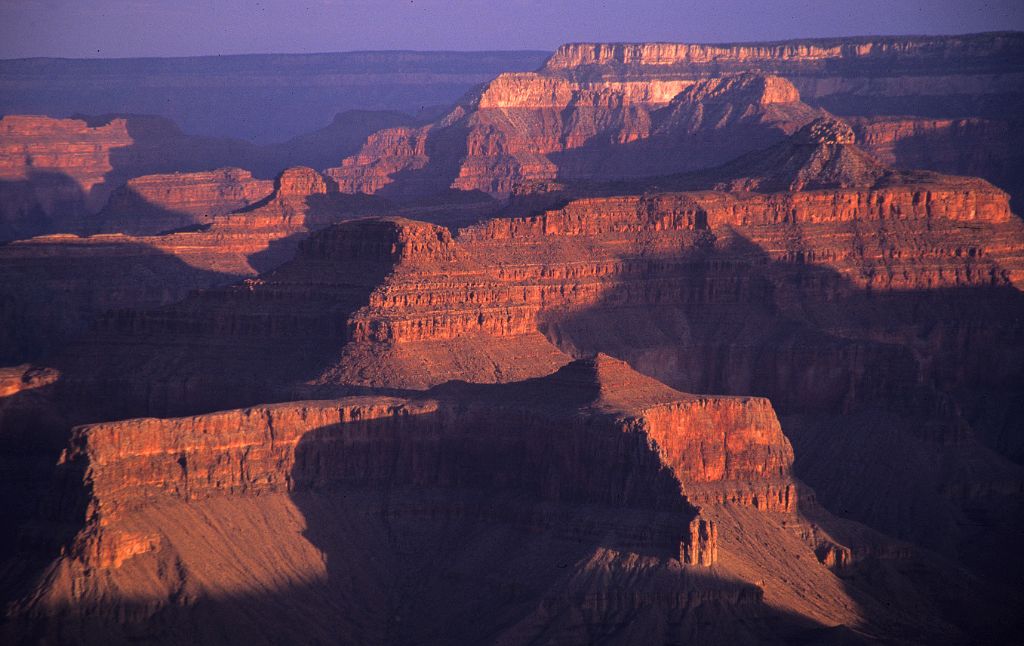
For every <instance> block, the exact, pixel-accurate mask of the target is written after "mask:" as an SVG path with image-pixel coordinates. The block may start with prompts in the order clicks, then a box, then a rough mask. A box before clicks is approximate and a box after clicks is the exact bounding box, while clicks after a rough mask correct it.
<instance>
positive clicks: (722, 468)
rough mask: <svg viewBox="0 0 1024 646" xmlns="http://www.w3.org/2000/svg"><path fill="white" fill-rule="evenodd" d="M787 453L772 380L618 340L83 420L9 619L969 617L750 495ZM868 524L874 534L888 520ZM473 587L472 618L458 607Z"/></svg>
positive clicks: (364, 627)
mask: <svg viewBox="0 0 1024 646" xmlns="http://www.w3.org/2000/svg"><path fill="white" fill-rule="evenodd" d="M791 460H792V452H791V450H790V448H789V444H788V441H787V440H786V438H785V437H784V436H783V435H782V433H781V429H780V428H779V424H778V420H777V419H776V418H775V416H774V413H773V412H772V410H771V406H770V405H769V404H768V402H767V401H765V400H759V399H751V398H718V397H696V396H691V395H685V394H683V393H679V392H677V391H674V390H672V389H670V388H668V387H666V386H664V385H662V384H660V383H658V382H656V381H654V380H652V379H650V378H647V377H643V376H641V375H638V374H637V373H635V372H633V371H632V370H631V369H629V368H628V367H627V366H626V364H624V363H622V362H619V361H616V360H614V359H611V358H609V357H606V356H600V355H599V356H597V357H595V358H594V359H591V360H584V361H576V362H573V363H572V364H570V365H568V366H566V367H564V368H563V369H561V370H559V371H557V372H556V373H554V374H552V375H550V376H547V377H543V378H539V379H535V380H528V381H524V382H519V383H512V384H504V385H494V386H487V385H472V384H466V383H449V384H446V385H444V386H442V387H439V388H437V389H435V390H434V391H432V392H430V393H427V394H426V395H420V396H416V397H413V398H408V397H406V398H395V397H382V396H374V397H365V396H364V397H350V398H346V399H342V400H332V401H307V402H292V403H288V404H278V405H270V406H259V407H254V408H248V409H242V410H232V411H224V412H218V413H212V414H208V415H203V416H198V417H192V418H180V419H166V420H158V419H139V420H127V421H123V422H113V423H106V424H97V425H92V426H87V427H81V428H79V429H77V430H76V431H75V434H74V436H73V438H72V440H71V444H70V446H69V448H68V450H67V451H66V452H65V454H64V456H63V458H62V460H61V466H60V471H59V475H58V479H57V480H56V482H55V484H56V489H55V494H56V496H55V503H56V504H54V505H53V506H52V507H50V509H51V513H53V514H54V519H63V521H64V522H69V521H75V520H78V522H80V523H84V524H82V525H81V529H80V530H79V531H78V533H77V535H76V536H75V537H74V538H73V540H71V541H70V543H69V544H68V546H67V548H66V549H65V550H64V551H63V552H62V554H61V556H60V557H59V558H58V559H57V560H56V561H55V562H54V563H53V564H52V565H51V566H50V567H49V568H48V570H47V571H46V572H45V573H44V575H43V576H42V577H41V579H40V582H39V584H38V585H37V587H36V588H35V589H34V590H32V591H31V592H30V593H29V594H28V595H26V596H25V597H24V598H23V599H22V600H21V601H19V602H18V603H17V604H16V605H15V610H14V613H13V615H12V617H11V622H10V623H9V630H10V629H15V630H16V629H17V627H18V626H19V625H21V623H22V622H26V621H31V622H33V624H34V625H35V626H36V627H37V632H38V634H46V635H48V636H50V637H51V638H55V639H78V640H82V639H85V640H99V639H118V640H119V639H124V638H127V637H128V636H130V635H133V634H140V633H138V631H140V630H141V631H143V632H144V633H145V635H146V637H147V639H150V640H153V641H158V642H165V641H175V640H176V639H178V638H180V636H181V635H182V634H183V631H184V632H187V633H189V634H191V635H192V639H193V640H194V641H199V642H207V641H217V640H218V639H219V637H218V635H219V632H218V629H217V626H218V625H220V624H221V623H222V622H224V621H229V622H234V621H236V618H238V619H240V618H243V617H244V618H245V619H244V621H242V623H243V624H244V625H247V626H249V627H248V628H244V629H242V631H243V633H245V634H246V635H250V634H251V637H250V638H251V639H253V640H255V641H256V642H257V643H262V642H263V641H268V640H269V641H275V640H276V639H281V638H288V639H301V638H306V639H309V638H319V636H320V635H322V634H325V633H324V632H323V631H324V630H328V629H330V630H331V631H333V632H332V634H333V635H334V637H335V638H337V637H338V636H339V635H341V636H342V637H344V638H345V639H353V640H356V641H361V640H364V639H371V640H375V639H385V640H389V641H396V642H402V643H404V642H407V641H412V640H414V639H415V640H416V641H420V642H422V641H423V640H424V639H427V641H433V640H434V637H433V636H434V635H437V636H440V635H444V636H445V637H444V638H450V637H451V635H452V634H458V635H459V636H460V638H465V639H469V640H478V639H484V638H487V639H507V640H510V641H513V642H519V641H522V640H524V639H531V638H538V637H541V636H542V637H543V638H550V639H556V640H557V641H560V642H572V643H577V642H585V641H591V640H593V639H602V640H605V641H611V642H613V643H618V642H619V641H626V642H628V641H630V640H631V639H632V638H633V637H631V635H633V636H635V635H636V634H653V635H658V636H659V639H662V640H664V639H675V638H678V637H679V636H681V635H683V634H695V635H698V636H701V638H702V639H707V640H710V641H711V642H715V643H717V642H718V641H722V642H723V643H726V642H732V641H733V640H735V639H738V638H740V639H742V638H744V637H743V636H744V635H747V634H748V631H752V632H749V634H756V635H760V636H761V638H762V639H763V638H765V637H767V638H770V639H775V640H779V641H781V642H785V641H787V640H791V639H795V638H800V637H801V636H806V635H808V634H810V633H808V632H807V631H808V630H810V631H814V630H820V628H815V627H820V626H837V625H846V626H853V625H857V626H858V630H861V631H865V632H867V633H869V634H870V633H872V632H873V631H877V630H884V631H887V634H890V635H892V634H899V633H900V632H901V631H905V632H906V633H907V634H912V633H913V632H916V631H922V630H923V631H924V634H927V635H931V636H935V637H938V636H940V635H945V636H947V637H953V636H955V635H957V634H958V632H957V630H958V629H957V628H955V627H954V626H952V625H950V624H947V623H945V622H943V621H942V620H940V619H938V618H937V617H935V616H931V615H930V616H927V617H920V616H916V617H915V616H914V615H913V614H912V613H909V612H908V610H909V608H910V607H911V606H912V603H916V601H914V602H911V604H907V603H906V600H899V599H897V598H896V597H892V596H890V595H889V593H888V592H887V591H885V590H884V589H882V588H875V589H874V590H873V591H872V593H874V594H878V595H880V596H877V597H876V596H872V593H868V594H865V593H864V592H863V591H853V590H848V589H846V586H845V585H844V583H843V580H842V579H840V578H839V577H838V576H836V574H834V572H833V571H832V569H830V568H835V564H834V560H835V559H834V558H832V555H833V554H835V553H840V554H846V555H847V556H848V555H849V554H850V551H849V548H848V547H845V546H841V545H838V544H836V543H834V542H831V541H832V539H831V538H829V536H828V534H827V533H826V532H825V530H824V529H823V528H822V527H820V526H819V525H817V524H816V523H811V522H809V521H807V520H805V519H803V518H802V517H801V516H800V515H799V514H798V513H797V512H796V505H795V499H793V500H789V501H787V502H788V503H789V504H779V503H782V502H783V501H782V500H781V499H774V498H772V499H770V500H766V499H764V498H758V497H756V496H755V497H754V498H748V497H744V496H745V494H746V493H748V492H750V491H759V490H761V488H763V487H765V486H774V484H775V483H786V484H787V485H788V486H789V487H791V488H794V487H795V483H794V481H793V480H792V479H791V476H790V475H789V471H790V464H791ZM83 485H86V487H85V489H84V491H83V489H82V487H83ZM722 494H724V496H723V495H722ZM695 497H700V498H701V499H702V502H701V509H699V510H698V509H697V508H696V507H694V506H693V505H692V504H691V503H690V502H689V501H690V500H693V499H694V498H695ZM771 500H774V503H773V502H771ZM752 506H753V507H757V508H758V509H761V511H756V510H755V509H752V508H751V507H752ZM836 527H837V528H841V527H842V526H841V525H836ZM843 531H844V533H846V534H847V535H848V537H853V536H855V535H857V534H856V532H854V533H851V532H850V528H846V529H844V530H843ZM869 534H870V532H865V531H864V530H860V534H859V538H858V539H857V540H859V541H863V540H865V539H867V540H868V541H869V542H871V541H874V542H878V541H879V540H881V542H882V543H884V542H885V539H880V538H879V537H872V538H869ZM751 541H753V542H756V543H757V545H758V546H759V547H760V548H761V549H765V550H767V554H770V556H767V554H766V555H765V556H763V557H760V558H758V557H757V556H756V552H755V551H752V545H751ZM864 545H866V543H865V544H864ZM346 546H347V547H346ZM897 553H898V551H894V552H892V554H893V555H896V554H897ZM880 554H881V552H880ZM817 555H821V557H820V558H819V556H817ZM885 558H886V559H887V560H889V561H890V562H892V563H899V562H900V561H901V560H908V559H911V560H912V557H910V556H908V555H905V554H904V555H903V556H887V557H885ZM777 559H785V560H786V563H787V567H786V568H784V569H782V568H777V567H775V566H776V560H777ZM232 563H233V565H232ZM360 564H362V565H360ZM851 564H852V562H851ZM864 567H869V566H864ZM915 567H918V568H920V567H925V568H926V569H927V568H931V567H933V566H932V565H925V564H924V563H923V562H919V563H918V564H917V565H916V566H915ZM437 568H441V569H445V570H446V571H448V572H449V574H448V575H447V576H434V572H435V569H437ZM782 572H785V575H783V574H782ZM453 576H454V580H453V578H452V577H453ZM896 576H897V577H903V576H905V575H903V574H898V575H896ZM595 577H596V578H598V579H599V581H592V579H593V578H595ZM417 581H418V583H417ZM619 586H628V588H629V591H625V590H624V591H623V592H622V593H618V592H614V590H617V589H619ZM601 590H603V592H601ZM610 590H612V591H611V592H610ZM356 591H358V592H357V593H356V594H353V592H356ZM293 595H294V598H298V599H301V600H302V602H301V603H298V604H294V605H293V604H290V603H287V602H285V603H284V605H279V606H278V608H279V610H278V612H277V613H273V614H274V619H273V622H268V621H267V617H266V611H265V608H267V607H272V606H274V605H276V604H279V603H281V600H284V599H288V598H289V597H292V596H293ZM595 595H597V596H595ZM438 597H441V598H443V599H444V604H443V605H438V604H435V603H433V602H432V601H431V599H435V598H438ZM855 599H856V603H854V600H855ZM538 603H542V604H543V609H542V610H540V611H538V610H537V604H538ZM883 603H888V604H889V608H888V609H886V608H885V607H884V606H883ZM456 606H457V607H458V608H459V610H457V611H455V613H454V614H453V613H452V608H453V607H456ZM446 607H447V609H445V608H446ZM466 608H469V609H471V610H473V612H474V613H475V615H476V616H477V620H476V621H472V622H460V621H458V617H459V616H461V613H462V612H464V611H465V609H466ZM282 613H283V614H282ZM396 613H397V618H396ZM285 616H287V617H289V618H293V619H296V620H297V623H296V622H295V621H281V619H282V617H285ZM314 616H315V617H318V619H317V620H316V621H310V620H309V619H307V617H310V618H311V617H314ZM571 616H576V617H577V619H576V620H574V621H572V622H569V624H566V625H564V626H562V625H561V624H562V621H561V620H556V621H555V622H554V623H552V620H551V618H552V617H555V618H559V617H565V618H567V617H571ZM687 617H690V619H687ZM693 617H697V618H700V621H697V622H695V621H694V619H693ZM784 617H791V618H790V619H784ZM740 618H745V619H740ZM700 622H719V624H718V625H720V626H721V627H720V628H719V629H716V630H715V631H714V633H712V632H708V631H707V629H706V628H702V627H701V625H700ZM748 622H753V624H751V625H750V627H748ZM763 622H767V624H768V625H767V626H764V627H761V628H754V627H753V626H754V625H757V624H760V623H763ZM926 622H931V623H926ZM254 627H255V629H254ZM453 631H454V633H453ZM623 631H625V633H626V635H627V636H626V637H623V636H622V633H623ZM424 635H427V636H428V637H426V638H425V637H424Z"/></svg>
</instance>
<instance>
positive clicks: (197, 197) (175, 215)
mask: <svg viewBox="0 0 1024 646" xmlns="http://www.w3.org/2000/svg"><path fill="white" fill-rule="evenodd" d="M273 185H274V183H273V182H271V181H269V180H259V179H256V178H254V177H253V176H252V173H250V172H249V171H246V170H242V169H240V168H221V169H218V170H215V171H208V172H201V173H172V174H167V175H144V176H142V177H136V178H133V179H130V180H128V182H127V183H126V184H125V185H124V186H122V187H121V188H119V189H117V190H116V191H114V193H113V195H111V197H110V200H109V202H108V203H107V205H106V207H105V208H104V209H103V211H102V212H101V213H100V214H99V215H98V216H97V219H98V220H99V221H100V225H99V229H100V230H102V231H110V232H116V231H120V232H123V233H127V234H131V235H155V234H158V233H162V232H165V231H171V230H173V229H180V228H184V227H188V226H191V225H195V224H209V223H210V221H211V220H210V216H215V215H223V214H225V213H230V212H232V211H236V210H238V209H242V208H244V207H247V206H250V205H251V204H254V203H256V202H258V201H260V200H262V199H264V198H266V197H267V196H269V195H270V193H271V191H272V190H273ZM304 188H309V189H310V190H309V192H310V193H312V192H313V191H312V190H311V187H304Z"/></svg>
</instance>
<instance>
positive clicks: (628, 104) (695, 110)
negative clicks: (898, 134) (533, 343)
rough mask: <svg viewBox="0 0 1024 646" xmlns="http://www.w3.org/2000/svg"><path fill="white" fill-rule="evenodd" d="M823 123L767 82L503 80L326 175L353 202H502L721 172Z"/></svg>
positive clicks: (386, 135) (777, 83)
mask: <svg viewBox="0 0 1024 646" xmlns="http://www.w3.org/2000/svg"><path fill="white" fill-rule="evenodd" d="M816 114H817V113H816V112H815V111H814V110H813V109H811V108H810V107H808V106H806V105H804V104H802V103H800V97H799V94H798V93H797V92H796V89H795V88H794V87H793V86H792V85H791V84H790V83H789V82H787V81H785V80H784V79H781V78H778V77H771V76H769V77H765V76H759V75H754V74H743V75H737V76H734V77H723V78H717V79H707V80H700V81H693V80H680V81H658V80H646V79H639V80H636V81H629V82H622V83H581V82H575V81H571V80H567V79H562V78H557V77H552V76H548V75H545V74H543V73H541V72H538V73H518V74H503V75H501V76H499V77H498V78H497V79H495V80H494V81H492V82H491V83H489V84H488V85H487V86H485V87H484V88H483V89H481V90H480V91H479V92H477V93H475V94H471V95H468V96H467V97H466V98H465V99H464V100H463V102H462V103H461V104H460V106H458V107H457V108H456V109H455V110H454V111H453V112H451V113H450V114H448V115H446V116H445V117H444V118H443V119H441V120H439V121H437V122H435V123H434V124H431V125H428V126H425V127H422V128H419V129H410V128H402V129H389V130H384V131H382V132H380V133H377V134H376V135H374V136H372V137H371V138H370V139H369V141H368V142H367V144H366V145H365V146H364V148H363V150H362V151H361V152H360V153H359V154H358V155H356V156H354V157H351V158H349V159H346V160H344V161H343V162H342V165H341V166H340V167H339V168H335V169H330V170H329V171H328V173H329V174H330V175H331V177H333V178H334V179H336V180H337V181H338V184H339V186H340V187H341V189H342V190H343V191H349V192H366V193H374V192H381V191H384V192H390V193H394V194H401V193H403V192H408V193H414V194H415V193H424V192H429V191H433V192H438V191H443V190H446V189H448V188H452V189H458V190H463V191H472V190H479V191H484V192H487V193H491V194H493V195H499V196H501V195H508V194H513V193H525V192H529V191H535V190H550V189H553V188H557V187H558V186H559V185H560V184H559V183H560V182H563V181H567V180H576V179H593V178H602V177H620V176H624V175H625V176H636V175H651V174H657V172H658V170H657V169H660V170H661V171H662V172H664V171H665V170H687V169H692V168H700V167H703V166H709V165H715V164H718V163H721V162H723V161H726V160H728V159H730V158H732V157H734V156H736V155H737V154H740V153H742V152H746V151H748V150H751V149H754V148H757V147H760V146H763V145H767V144H769V143H773V142H775V141H777V140H778V139H780V138H782V137H784V136H785V135H787V134H790V133H792V132H793V131H794V130H795V129H796V128H798V127H800V126H802V125H803V124H804V123H806V122H807V121H809V120H811V119H812V118H813V117H814V116H816ZM654 159H657V164H655V163H654V161H653V160H654Z"/></svg>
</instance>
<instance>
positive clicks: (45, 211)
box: [0, 111, 415, 239]
mask: <svg viewBox="0 0 1024 646" xmlns="http://www.w3.org/2000/svg"><path fill="white" fill-rule="evenodd" d="M414 121H415V120H414V119H413V118H412V117H409V116H406V115H400V114H396V113H377V112H367V111H364V112H345V113H341V114H338V115H336V117H335V119H334V121H333V122H332V123H331V124H330V125H329V126H327V127H326V128H322V129H320V130H317V131H315V132H312V133H309V134H307V135H305V136H302V137H296V138H294V139H291V140H289V141H286V142H282V143H279V144H273V145H266V146H257V145H255V144H252V143H250V142H245V141H238V140H231V139H214V138H208V137H197V136H191V135H186V134H185V133H183V132H182V131H181V130H179V129H178V127H177V126H176V125H175V124H174V123H172V122H170V121H167V120H165V119H161V118H157V117H149V116H135V115H130V116H119V115H111V116H104V117H81V118H73V119H54V118H49V117H42V116H27V115H8V116H5V117H3V119H0V191H2V195H3V200H2V201H0V203H2V209H3V210H2V211H0V239H17V238H25V237H29V236H32V235H38V234H43V233H73V232H81V233H93V232H96V231H109V232H121V233H127V234H132V235H151V234H154V233H159V232H162V231H167V230H171V229H175V228H180V227H183V226H187V225H190V224H195V223H196V222H197V221H198V222H199V223H209V221H208V220H204V219H198V220H197V218H200V217H201V216H211V215H217V214H221V213H229V212H231V211H234V210H237V209H240V208H243V207H247V206H250V205H252V204H254V203H256V202H258V201H259V200H261V199H262V198H264V197H266V196H267V195H268V194H269V193H270V192H271V185H272V182H271V180H270V179H269V178H273V177H276V176H278V175H280V174H281V173H282V172H283V171H285V170H286V169H288V168H290V167H298V166H305V167H309V166H313V167H317V168H322V167H324V166H327V165H330V163H331V162H333V161H335V160H337V159H338V157H339V156H343V155H348V154H351V153H353V152H355V151H357V150H358V149H359V146H360V145H361V144H362V143H363V141H364V140H365V139H366V137H367V136H368V135H370V134H371V133H373V132H375V131H377V130H379V129H380V128H384V127H388V126H396V125H400V124H405V123H412V122H414ZM254 174H255V175H256V176H257V178H268V179H257V178H254V177H253V175H254ZM101 210H102V213H98V212H99V211H101Z"/></svg>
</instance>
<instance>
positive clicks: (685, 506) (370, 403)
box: [61, 355, 795, 567]
mask: <svg viewBox="0 0 1024 646" xmlns="http://www.w3.org/2000/svg"><path fill="white" fill-rule="evenodd" d="M455 446H458V447H460V448H459V449H458V450H455V449H454V448H453V447H455ZM396 455H397V456H403V457H400V458H399V459H395V458H394V456H396ZM623 456H628V457H625V458H624V457H623ZM61 462H62V464H63V465H64V468H65V469H69V470H70V473H72V474H74V473H78V474H80V477H81V478H82V479H84V480H86V481H88V482H89V483H90V489H89V491H90V493H89V495H90V497H91V500H90V503H89V505H88V510H89V511H88V514H89V516H88V518H87V520H88V521H89V524H90V526H89V528H87V530H86V531H84V532H83V534H82V537H81V538H80V540H79V542H78V548H77V556H78V558H81V559H83V560H85V561H86V562H92V563H93V564H95V565H98V566H100V567H119V566H120V565H121V564H122V563H123V562H124V561H126V560H127V559H129V558H132V557H134V556H137V555H138V554H141V553H146V552H148V551H153V550H157V549H159V548H160V546H161V539H160V537H159V536H135V535H134V534H132V533H131V532H124V531H122V530H121V528H120V527H119V521H121V520H122V519H124V518H125V517H126V516H128V515H130V514H131V513H132V512H135V511H138V510H141V509H144V508H146V507H148V506H150V505H153V504H168V503H171V502H173V501H202V500H205V499H209V498H214V497H223V496H229V497H245V496H258V495H268V494H274V493H292V492H296V491H316V492H330V491H331V490H333V489H337V488H339V487H346V486H356V487H359V486H372V485H374V484H375V483H378V482H387V483H388V484H389V486H390V487H393V488H400V487H402V486H415V487H417V488H423V487H441V488H452V487H453V488H461V489H467V488H469V489H479V490H483V491H489V490H491V489H493V488H495V487H497V488H508V487H513V488H514V489H515V490H516V491H517V492H519V493H520V494H522V495H524V496H526V497H527V499H528V500H534V501H535V502H544V501H546V502H548V503H559V504H562V503H584V504H592V505H600V506H607V507H617V508H629V509H635V510H649V511H650V512H654V513H656V514H658V518H659V519H660V520H659V523H658V525H657V527H656V530H655V531H651V532H647V533H638V534H637V535H636V538H635V540H638V541H640V544H638V545H637V546H642V544H648V543H649V544H651V545H653V546H655V547H659V549H661V548H665V547H668V549H669V550H670V553H672V554H673V555H674V556H678V557H680V558H681V560H682V561H683V562H685V563H691V564H700V565H711V564H712V563H713V562H714V560H715V554H716V550H717V546H716V539H717V536H716V535H715V531H716V530H715V528H714V523H712V522H710V521H708V520H706V519H701V518H699V517H697V511H698V510H697V509H696V508H694V507H693V506H692V505H691V504H690V503H689V502H688V501H687V498H689V499H690V500H698V501H700V502H701V503H702V504H704V503H708V504H717V503H725V502H728V503H733V504H740V505H747V506H753V507H755V508H757V509H761V510H772V511H784V512H791V511H794V510H795V494H793V492H792V489H793V486H794V485H793V481H792V478H791V476H790V467H791V463H792V449H791V448H790V445H789V442H788V440H786V438H785V436H784V435H783V434H782V432H781V429H780V428H779V424H778V420H777V419H776V417H775V415H774V412H773V411H772V410H771V406H770V404H769V403H768V402H767V400H763V399H757V398H753V399H750V398H731V397H726V398H719V397H695V396H692V395H686V394H684V393H680V392H677V391H674V390H672V389H671V388H668V387H667V386H664V385H663V384H660V383H658V382H656V381H654V380H652V379H650V378H648V377H644V376H642V375H639V374H637V373H636V372H634V371H632V370H631V369H630V368H629V367H628V366H627V365H626V364H625V363H623V362H621V361H618V360H615V359H612V358H610V357H607V356H605V355H599V356H597V357H595V358H594V359H591V360H581V361H576V362H573V363H572V364H570V365H568V366H566V367H564V368H562V369H561V370H559V371H558V372H556V373H554V374H552V375H550V376H547V377H541V378H538V379H533V380H528V381H525V382H518V383H509V384H502V385H491V386H483V385H472V384H466V383H450V384H446V385H444V386H441V387H439V388H437V389H435V390H434V391H432V392H430V393H428V394H427V395H426V397H425V398H417V399H402V398H393V397H351V398H347V399H341V400H332V401H309V402H293V403H288V404H276V405H264V406H258V407H254V408H247V409H240V410H230V411H223V412H217V413H210V414H206V415H200V416H195V417H190V418H178V419H135V420H126V421H121V422H110V423H103V424H95V425H91V426H85V427H80V428H78V429H76V430H75V432H74V435H73V438H72V440H71V444H70V447H69V448H68V449H67V451H65V454H64V456H63V457H62V459H61ZM482 467H483V468H482ZM75 477H76V476H74V475H72V476H71V478H70V479H69V482H68V483H69V484H70V486H72V487H74V486H75V485H76V482H75ZM780 485H782V486H783V489H782V490H780V488H779V487H780ZM684 496H685V497H684ZM457 507H458V505H455V504H453V508H455V509H457ZM455 513H458V512H457V511H456V512H455ZM519 522H522V521H519ZM530 522H536V521H530ZM694 522H695V524H694ZM691 525H692V526H691ZM602 531H606V529H605V530H602ZM625 531H626V533H627V534H629V533H631V532H632V530H625ZM642 536H643V537H642ZM129 539H131V540H129ZM673 542H674V543H673ZM666 543H668V545H666Z"/></svg>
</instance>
